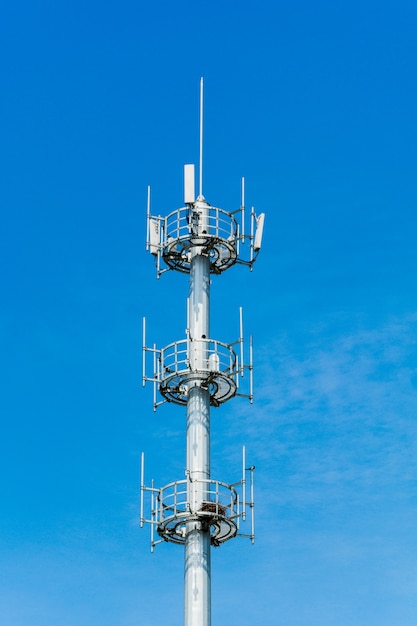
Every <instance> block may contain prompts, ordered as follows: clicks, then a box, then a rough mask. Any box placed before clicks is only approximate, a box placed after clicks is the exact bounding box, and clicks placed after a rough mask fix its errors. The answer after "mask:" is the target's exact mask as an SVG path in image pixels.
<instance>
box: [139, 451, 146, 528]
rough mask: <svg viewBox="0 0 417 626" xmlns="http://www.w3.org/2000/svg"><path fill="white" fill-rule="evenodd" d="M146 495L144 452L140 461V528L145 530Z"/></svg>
mask: <svg viewBox="0 0 417 626" xmlns="http://www.w3.org/2000/svg"><path fill="white" fill-rule="evenodd" d="M144 493H145V453H144V452H142V454H141V459H140V527H141V528H143V523H144V521H145V519H144V517H143V497H144Z"/></svg>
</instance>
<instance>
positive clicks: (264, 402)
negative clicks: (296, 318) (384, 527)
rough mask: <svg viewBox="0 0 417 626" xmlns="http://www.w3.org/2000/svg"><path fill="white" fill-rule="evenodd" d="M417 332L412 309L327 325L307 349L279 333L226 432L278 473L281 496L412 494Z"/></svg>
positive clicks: (416, 465) (264, 350) (261, 354)
mask: <svg viewBox="0 0 417 626" xmlns="http://www.w3.org/2000/svg"><path fill="white" fill-rule="evenodd" d="M416 331H417V316H416V315H414V316H408V317H404V318H403V319H394V320H390V321H388V322H386V324H385V325H382V326H380V327H378V328H365V329H363V328H362V329H356V330H355V329H353V330H352V329H351V330H349V332H347V330H346V329H345V332H343V333H342V332H340V331H339V332H335V331H334V327H333V326H332V325H331V324H328V325H324V324H323V325H322V326H321V327H320V328H319V329H317V328H315V329H311V331H310V333H309V335H308V340H307V341H306V342H305V343H304V344H302V345H300V342H299V340H297V338H291V337H288V336H281V337H280V336H277V337H275V339H274V341H273V342H272V343H268V344H264V345H263V346H262V347H261V349H260V350H258V354H257V363H258V365H257V369H256V381H257V385H256V401H255V404H254V405H253V407H249V406H246V405H243V404H241V403H240V404H239V406H238V407H237V410H235V411H234V412H233V413H231V414H230V420H229V424H230V433H232V432H236V431H237V432H239V433H244V434H245V435H246V439H247V442H248V446H249V447H250V451H251V452H252V454H254V455H255V456H256V458H257V462H258V463H259V464H260V465H262V467H263V468H264V469H265V470H266V471H267V472H268V476H269V471H270V470H271V471H272V473H273V474H274V476H276V478H277V480H278V479H279V483H280V484H279V492H280V494H281V496H280V497H281V499H282V498H284V499H287V498H291V499H292V501H294V498H295V500H298V501H299V502H301V501H303V502H308V501H311V500H316V499H317V498H322V496H323V489H324V490H325V491H327V493H328V494H330V495H331V497H336V493H337V492H338V493H343V492H344V491H345V490H348V491H349V492H350V494H349V495H350V497H352V498H354V497H355V495H354V491H355V489H356V491H357V492H358V490H359V493H360V496H358V497H363V494H364V492H368V494H370V495H372V497H374V498H376V497H378V493H379V492H380V490H383V489H384V488H393V487H394V486H395V489H396V497H402V496H405V497H409V495H410V485H411V481H412V480H414V477H415V475H416V471H417V459H416V455H415V447H416V443H417V441H416V439H417V430H416V427H415V415H416V405H417V403H416V378H417V333H416ZM237 429H238V430H237ZM242 436H243V435H242ZM260 480H262V479H261V478H260ZM332 489H333V493H331V492H332ZM290 494H291V495H290Z"/></svg>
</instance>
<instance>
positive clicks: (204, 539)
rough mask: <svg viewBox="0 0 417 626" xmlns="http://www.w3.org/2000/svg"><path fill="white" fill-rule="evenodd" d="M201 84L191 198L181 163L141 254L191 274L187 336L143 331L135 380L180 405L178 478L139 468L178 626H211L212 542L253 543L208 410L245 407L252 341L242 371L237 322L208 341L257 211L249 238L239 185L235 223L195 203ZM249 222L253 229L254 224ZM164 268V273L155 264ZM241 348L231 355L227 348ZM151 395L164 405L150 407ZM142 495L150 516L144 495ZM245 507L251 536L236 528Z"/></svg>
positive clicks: (255, 233) (254, 234) (241, 488)
mask: <svg viewBox="0 0 417 626" xmlns="http://www.w3.org/2000/svg"><path fill="white" fill-rule="evenodd" d="M202 164H203V80H201V81H200V167H199V194H198V197H197V199H195V194H194V183H195V181H194V165H191V164H188V165H186V166H185V177H184V192H185V193H184V203H185V206H183V207H182V208H180V209H177V210H175V211H173V212H171V213H170V214H169V215H168V216H167V217H165V218H163V217H160V216H158V217H155V216H152V215H151V211H150V191H149V190H148V207H147V249H148V250H149V252H150V253H151V254H152V255H153V256H154V257H155V261H156V268H157V274H158V277H159V276H160V275H161V274H162V273H163V272H164V271H167V269H172V270H177V271H180V272H182V273H188V274H189V275H190V291H189V298H188V328H187V336H186V339H183V340H180V341H174V342H173V343H171V344H169V345H168V346H166V347H165V348H162V349H158V348H157V347H156V345H155V344H154V346H153V347H148V346H147V345H146V324H145V321H144V325H143V339H144V343H143V383H144V384H145V382H146V381H148V380H149V381H152V382H153V385H154V409H155V410H156V408H157V406H158V405H159V404H161V403H163V402H173V403H175V404H178V405H181V406H186V409H187V430H186V477H185V480H176V481H174V482H171V483H169V484H168V485H165V486H164V487H160V488H156V487H155V485H154V482H153V481H152V485H151V486H150V487H147V486H145V482H144V458H143V457H142V464H141V498H140V502H141V505H140V509H141V513H140V524H141V526H143V524H144V523H145V522H146V523H149V524H150V526H151V549H152V550H153V549H154V546H156V545H157V544H158V543H161V542H170V543H174V544H179V545H183V546H184V549H185V568H184V583H185V585H184V626H211V561H210V548H211V545H214V546H220V545H221V544H223V543H224V542H226V541H228V540H229V539H233V538H234V537H236V536H237V535H241V536H244V537H248V538H250V539H251V540H252V542H253V541H254V517H253V511H254V501H253V478H252V475H253V470H254V466H252V467H250V468H247V467H246V456H245V452H244V451H243V463H242V479H241V480H240V481H238V482H234V483H233V484H229V483H225V482H222V481H220V480H216V479H213V478H211V475H210V407H211V406H213V407H218V406H220V405H221V404H223V403H224V402H227V401H228V400H230V399H231V398H233V397H234V396H235V395H239V396H244V397H246V398H248V399H249V400H250V401H251V402H252V397H253V396H252V369H253V368H252V343H250V349H249V357H250V358H249V364H245V362H244V349H243V330H242V315H241V320H240V336H239V339H238V340H237V341H235V342H233V343H223V342H222V341H219V340H217V339H213V338H212V337H211V336H210V282H211V281H210V276H211V275H213V274H221V273H222V272H224V271H225V270H227V269H229V268H230V267H232V266H233V265H234V264H235V263H241V264H244V265H247V266H249V267H250V268H252V266H253V263H254V261H255V259H256V257H257V255H258V253H259V250H260V246H261V236H262V227H263V219H264V217H263V214H261V215H260V216H259V218H258V217H257V216H256V215H255V212H254V210H253V209H252V212H251V234H250V235H244V225H243V221H244V198H243V195H244V194H243V183H242V205H241V209H240V213H241V220H242V224H241V226H239V224H238V221H237V220H236V217H235V214H236V211H235V212H234V213H230V212H227V211H224V210H223V209H220V208H217V207H214V206H212V205H210V204H209V203H208V202H207V201H206V200H205V198H204V196H203V171H202V170H203V168H202ZM255 222H256V224H257V228H256V230H255V228H254V225H255ZM246 240H247V241H249V243H250V258H249V260H244V259H242V257H241V256H240V252H239V246H240V243H243V242H244V241H246ZM163 265H165V266H166V267H163ZM236 346H239V348H240V350H239V354H237V353H236V350H235V347H236ZM148 354H150V355H151V356H152V362H153V374H152V375H151V376H148V375H147V374H146V361H147V355H148ZM245 370H248V371H249V393H244V392H242V389H241V387H240V383H239V380H240V378H241V377H242V376H243V374H244V371H245ZM157 389H159V391H160V393H161V395H162V397H163V400H162V402H158V401H157ZM248 473H249V475H250V476H251V482H250V485H251V490H250V491H251V495H250V499H249V501H248V500H247V497H246V475H247V474H248ZM146 494H148V495H149V496H150V498H149V499H150V501H149V505H148V506H149V514H148V515H146V512H145V508H146V507H145V495H146ZM247 507H250V508H251V516H250V522H251V530H250V533H245V532H242V531H241V530H240V524H241V523H244V522H245V520H246V508H247Z"/></svg>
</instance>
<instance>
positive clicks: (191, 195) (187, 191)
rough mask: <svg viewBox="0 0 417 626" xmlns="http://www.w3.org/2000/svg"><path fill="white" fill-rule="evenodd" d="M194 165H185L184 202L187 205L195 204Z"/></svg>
mask: <svg viewBox="0 0 417 626" xmlns="http://www.w3.org/2000/svg"><path fill="white" fill-rule="evenodd" d="M194 181H195V178H194V165H192V164H188V165H184V202H185V204H194V202H195V190H194Z"/></svg>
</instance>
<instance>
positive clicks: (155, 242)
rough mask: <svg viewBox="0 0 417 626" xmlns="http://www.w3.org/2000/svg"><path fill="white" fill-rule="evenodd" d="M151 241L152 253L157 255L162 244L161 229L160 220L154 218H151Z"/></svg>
mask: <svg viewBox="0 0 417 626" xmlns="http://www.w3.org/2000/svg"><path fill="white" fill-rule="evenodd" d="M149 240H150V241H149V251H150V253H151V254H155V255H157V254H158V250H159V242H160V227H159V220H157V219H155V218H153V217H151V218H149Z"/></svg>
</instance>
